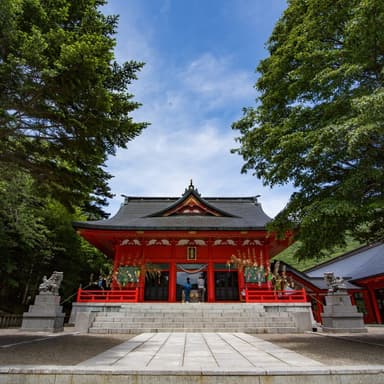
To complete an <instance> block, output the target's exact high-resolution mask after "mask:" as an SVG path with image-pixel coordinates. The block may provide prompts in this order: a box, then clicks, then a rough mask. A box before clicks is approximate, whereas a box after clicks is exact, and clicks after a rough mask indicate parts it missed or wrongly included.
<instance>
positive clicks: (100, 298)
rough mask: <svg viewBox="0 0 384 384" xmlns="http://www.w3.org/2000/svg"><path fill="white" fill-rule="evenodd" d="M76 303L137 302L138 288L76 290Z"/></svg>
mask: <svg viewBox="0 0 384 384" xmlns="http://www.w3.org/2000/svg"><path fill="white" fill-rule="evenodd" d="M76 301H77V302H78V303H137V302H138V301H139V288H136V287H135V288H126V289H114V290H111V291H108V290H94V291H93V290H92V291H89V290H85V289H81V288H79V290H78V291H77V300H76Z"/></svg>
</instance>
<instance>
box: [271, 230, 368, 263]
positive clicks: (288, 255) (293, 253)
mask: <svg viewBox="0 0 384 384" xmlns="http://www.w3.org/2000/svg"><path fill="white" fill-rule="evenodd" d="M361 245H362V244H361V243H360V242H358V241H356V240H352V239H348V238H347V240H346V245H345V246H344V247H336V248H335V249H334V250H332V251H326V252H324V253H323V254H322V255H321V256H318V257H313V258H305V259H299V258H298V257H297V251H298V250H299V249H300V247H301V244H300V241H297V242H295V243H293V244H292V245H291V246H289V247H288V248H286V249H285V250H284V251H282V252H280V253H279V254H278V255H277V256H275V257H274V258H273V259H274V260H280V261H283V262H284V263H286V264H288V265H290V266H292V267H293V268H295V269H297V270H298V271H305V270H307V269H309V268H312V267H315V266H316V265H318V264H320V263H325V262H326V261H328V260H332V259H334V258H335V257H338V256H341V255H343V254H344V253H347V252H350V251H353V250H354V249H357V248H359V247H361Z"/></svg>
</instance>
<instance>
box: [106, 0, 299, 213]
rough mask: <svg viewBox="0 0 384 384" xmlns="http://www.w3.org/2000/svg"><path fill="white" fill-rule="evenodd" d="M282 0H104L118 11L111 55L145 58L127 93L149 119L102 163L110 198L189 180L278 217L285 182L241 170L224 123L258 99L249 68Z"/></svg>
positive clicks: (168, 189) (156, 192) (177, 192)
mask: <svg viewBox="0 0 384 384" xmlns="http://www.w3.org/2000/svg"><path fill="white" fill-rule="evenodd" d="M285 8H286V2H285V0H109V2H108V5H107V6H105V7H104V9H103V12H104V13H105V14H119V15H120V20H119V28H118V34H117V36H116V39H117V46H116V50H115V55H116V59H117V60H118V61H119V62H123V61H128V60H136V61H143V62H145V63H146V64H145V67H144V68H143V69H142V71H141V72H140V73H139V74H138V77H139V79H138V80H137V81H136V82H135V83H134V84H133V85H132V87H131V88H130V90H129V91H130V92H131V93H133V94H134V95H135V100H136V101H138V102H140V103H142V104H143V105H142V107H141V108H140V109H139V110H137V111H135V112H134V113H133V115H132V116H133V118H134V120H135V121H147V122H150V123H151V125H150V126H149V127H148V128H147V129H146V130H145V131H144V132H143V133H142V134H141V135H140V136H139V137H137V138H136V139H135V140H133V141H132V142H130V143H129V144H128V148H127V149H125V150H118V151H117V155H116V156H115V157H112V158H110V159H109V160H108V162H107V170H108V171H109V172H110V173H111V174H112V175H113V176H114V178H113V179H112V180H111V182H110V186H111V189H112V193H114V194H115V195H116V196H115V198H114V199H112V200H111V201H110V206H109V208H108V209H107V211H108V212H110V213H111V214H112V215H113V214H114V213H116V211H117V210H118V208H119V206H120V204H121V202H122V201H123V198H122V197H121V196H120V195H121V194H125V195H129V196H172V197H178V196H181V194H182V193H183V192H184V189H185V188H186V187H187V186H188V184H189V182H190V179H192V180H193V183H194V185H195V186H196V187H197V188H198V189H199V192H200V193H201V194H202V196H205V197H209V196H255V195H261V197H260V199H259V201H260V202H261V203H262V206H263V208H264V211H265V212H266V213H267V214H268V215H269V216H271V217H273V216H275V215H276V214H277V213H278V212H279V211H280V210H281V209H282V208H283V207H284V205H285V204H286V203H287V201H288V199H289V196H290V194H291V192H292V188H291V187H290V186H285V187H279V188H274V189H272V190H271V189H270V188H269V187H263V185H262V181H261V180H258V179H257V178H256V177H254V176H252V175H251V174H245V175H244V174H241V172H240V171H241V166H242V164H243V161H242V158H241V157H240V156H239V155H235V154H231V153H230V150H231V148H235V147H237V143H236V142H235V140H234V139H235V137H236V136H237V135H238V132H236V131H233V130H232V129H231V124H232V123H233V122H234V121H237V120H238V119H239V118H240V117H241V116H242V108H243V107H247V106H255V99H256V97H257V94H256V91H255V89H254V88H253V85H254V83H255V82H256V79H257V73H256V72H255V68H256V66H257V64H258V62H259V61H260V60H261V59H262V58H264V57H266V56H267V51H266V49H265V42H266V41H267V39H268V37H269V36H270V34H271V32H272V30H273V27H274V25H275V23H276V21H277V20H278V18H279V17H280V16H281V15H282V13H283V11H284V9H285Z"/></svg>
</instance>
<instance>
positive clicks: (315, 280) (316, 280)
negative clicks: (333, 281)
mask: <svg viewBox="0 0 384 384" xmlns="http://www.w3.org/2000/svg"><path fill="white" fill-rule="evenodd" d="M284 264H285V263H284ZM285 265H286V268H287V272H290V273H291V274H292V275H294V276H297V277H299V278H300V279H301V280H303V281H305V282H307V283H309V284H311V285H313V286H314V287H316V288H318V289H321V290H328V285H327V283H326V282H325V280H324V275H322V276H316V277H313V276H308V275H307V274H306V273H305V272H300V271H298V270H297V269H296V268H293V267H292V266H290V265H289V264H285ZM344 284H345V286H346V287H347V289H361V287H358V286H357V285H354V284H352V283H350V282H349V281H344Z"/></svg>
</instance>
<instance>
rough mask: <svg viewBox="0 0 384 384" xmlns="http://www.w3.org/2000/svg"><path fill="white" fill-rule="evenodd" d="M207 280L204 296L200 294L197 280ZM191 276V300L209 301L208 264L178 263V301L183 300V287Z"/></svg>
mask: <svg viewBox="0 0 384 384" xmlns="http://www.w3.org/2000/svg"><path fill="white" fill-rule="evenodd" d="M199 277H202V278H203V279H204V280H205V292H204V298H203V300H202V298H201V297H200V295H199V291H198V285H197V280H198V278H199ZM187 278H189V280H190V282H191V285H192V289H191V302H200V301H204V302H205V301H207V264H177V265H176V301H183V287H184V284H185V283H186V282H187Z"/></svg>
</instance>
